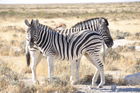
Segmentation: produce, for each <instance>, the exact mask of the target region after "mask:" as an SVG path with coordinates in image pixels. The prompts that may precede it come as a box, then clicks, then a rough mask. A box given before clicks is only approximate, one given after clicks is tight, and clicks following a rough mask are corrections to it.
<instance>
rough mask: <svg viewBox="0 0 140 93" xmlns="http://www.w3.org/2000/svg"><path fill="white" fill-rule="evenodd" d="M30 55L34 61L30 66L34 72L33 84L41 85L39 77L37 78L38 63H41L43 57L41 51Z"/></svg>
mask: <svg viewBox="0 0 140 93" xmlns="http://www.w3.org/2000/svg"><path fill="white" fill-rule="evenodd" d="M30 54H31V60H32V63H31V65H30V67H31V70H32V82H33V83H34V84H39V81H38V80H37V77H36V67H37V65H38V63H39V62H40V60H41V58H42V55H41V53H40V52H39V51H30Z"/></svg>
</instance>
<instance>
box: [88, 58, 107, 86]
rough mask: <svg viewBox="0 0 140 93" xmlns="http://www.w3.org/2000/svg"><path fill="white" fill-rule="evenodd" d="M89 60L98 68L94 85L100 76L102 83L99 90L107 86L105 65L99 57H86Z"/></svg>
mask: <svg viewBox="0 0 140 93" xmlns="http://www.w3.org/2000/svg"><path fill="white" fill-rule="evenodd" d="M86 57H87V58H88V60H89V61H90V62H91V63H92V64H93V65H94V66H95V67H96V68H97V71H96V73H95V75H94V76H93V78H92V85H93V84H96V81H97V79H98V75H99V74H100V77H101V82H100V84H99V85H98V88H101V87H102V86H103V85H104V84H105V77H104V69H103V64H102V62H101V60H100V57H99V55H96V56H95V55H86Z"/></svg>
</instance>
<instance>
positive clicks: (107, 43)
mask: <svg viewBox="0 0 140 93" xmlns="http://www.w3.org/2000/svg"><path fill="white" fill-rule="evenodd" d="M105 44H106V46H107V47H108V48H111V47H112V46H113V44H114V43H113V39H107V40H105Z"/></svg>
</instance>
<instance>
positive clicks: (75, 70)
mask: <svg viewBox="0 0 140 93" xmlns="http://www.w3.org/2000/svg"><path fill="white" fill-rule="evenodd" d="M79 67H80V59H78V60H73V61H71V77H70V81H71V84H72V85H74V84H75V83H76V82H77V81H78V80H79Z"/></svg>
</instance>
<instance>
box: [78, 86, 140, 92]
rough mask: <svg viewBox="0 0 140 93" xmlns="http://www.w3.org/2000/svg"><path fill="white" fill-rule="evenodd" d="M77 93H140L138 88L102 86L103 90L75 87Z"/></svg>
mask: <svg viewBox="0 0 140 93" xmlns="http://www.w3.org/2000/svg"><path fill="white" fill-rule="evenodd" d="M75 87H77V88H78V90H79V93H140V86H116V85H111V86H104V87H103V88H100V89H99V88H91V86H89V85H76V86H75Z"/></svg>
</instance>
